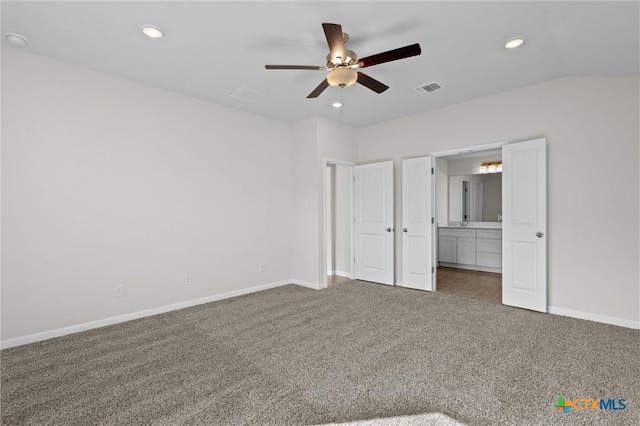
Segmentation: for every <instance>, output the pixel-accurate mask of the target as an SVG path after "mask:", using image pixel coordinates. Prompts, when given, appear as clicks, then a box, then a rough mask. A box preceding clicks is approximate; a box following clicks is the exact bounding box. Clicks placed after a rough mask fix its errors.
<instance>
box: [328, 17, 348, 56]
mask: <svg viewBox="0 0 640 426" xmlns="http://www.w3.org/2000/svg"><path fill="white" fill-rule="evenodd" d="M322 29H323V30H324V35H325V36H326V37H327V43H328V44H329V51H330V52H331V57H332V58H335V57H336V56H340V58H342V59H344V56H345V53H344V36H343V35H342V27H341V26H340V25H339V24H326V23H325V24H322Z"/></svg>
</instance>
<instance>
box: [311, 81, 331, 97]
mask: <svg viewBox="0 0 640 426" xmlns="http://www.w3.org/2000/svg"><path fill="white" fill-rule="evenodd" d="M327 87H329V82H328V81H327V79H326V78H325V79H324V80H322V83H320V84H318V87H316V88H315V89H313V92H311V93H309V96H307V98H317V97H318V96H320V94H321V93H322V92H324V89H326V88H327Z"/></svg>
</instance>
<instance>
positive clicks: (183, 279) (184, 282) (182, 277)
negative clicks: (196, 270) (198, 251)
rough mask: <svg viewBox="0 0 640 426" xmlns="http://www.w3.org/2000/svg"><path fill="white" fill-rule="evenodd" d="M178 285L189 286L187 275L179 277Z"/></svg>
mask: <svg viewBox="0 0 640 426" xmlns="http://www.w3.org/2000/svg"><path fill="white" fill-rule="evenodd" d="M180 284H182V285H187V284H189V275H187V274H183V275H182V276H181V277H180Z"/></svg>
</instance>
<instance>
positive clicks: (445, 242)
mask: <svg viewBox="0 0 640 426" xmlns="http://www.w3.org/2000/svg"><path fill="white" fill-rule="evenodd" d="M438 260H439V261H440V262H447V263H456V237H440V238H439V239H438Z"/></svg>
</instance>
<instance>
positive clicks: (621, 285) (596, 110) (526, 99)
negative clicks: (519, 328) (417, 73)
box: [358, 77, 640, 321]
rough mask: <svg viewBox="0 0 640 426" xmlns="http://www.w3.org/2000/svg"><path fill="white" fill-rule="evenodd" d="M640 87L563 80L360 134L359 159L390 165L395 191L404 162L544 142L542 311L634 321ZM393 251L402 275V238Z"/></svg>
mask: <svg viewBox="0 0 640 426" xmlns="http://www.w3.org/2000/svg"><path fill="white" fill-rule="evenodd" d="M638 82H639V81H638V79H637V78H624V77H610V78H606V77H574V78H563V79H558V80H553V81H549V82H545V83H541V84H538V85H534V86H529V87H525V88H522V89H518V90H513V91H510V92H506V93H502V94H498V95H494V96H489V97H485V98H481V99H477V100H474V101H470V102H465V103H462V104H458V105H453V106H451V107H447V108H442V109H439V110H435V111H431V112H426V113H423V114H418V115H415V116H411V117H406V118H402V119H398V120H393V121H388V122H385V123H381V124H378V125H375V126H370V127H365V128H362V129H359V130H358V140H359V151H358V154H359V161H361V162H373V161H378V160H388V159H390V158H392V159H393V160H394V161H395V165H396V175H395V182H396V194H399V193H400V182H401V179H400V177H401V176H400V170H401V169H400V160H401V159H402V158H408V157H416V156H420V155H426V154H429V153H431V152H436V151H442V150H447V149H452V148H458V147H459V148H463V147H467V146H472V145H479V144H483V143H489V142H499V141H512V142H515V141H523V140H531V139H535V138H539V137H546V138H547V143H548V152H547V155H548V213H547V215H548V229H547V231H548V256H549V262H548V286H549V296H548V297H549V305H550V306H551V307H554V308H559V309H564V310H566V311H574V312H582V313H590V314H595V315H601V316H605V317H612V318H620V319H626V320H632V321H638V320H639V317H640V309H639V304H640V294H639V286H638V282H640V277H639V273H638V272H639V265H638V263H639V258H640V253H639V249H638V234H639V223H640V219H639V214H638V194H639V191H638V181H639V172H638V170H639V167H638V156H639V152H638V146H639V144H638V140H639V139H640V135H639V130H638V129H639V127H640V123H639V121H640V119H639V117H640V107H639V104H638V103H639V99H638V89H639V84H638ZM606 164H608V165H613V166H612V167H613V168H614V169H615V172H611V171H606V172H599V170H601V169H602V167H603V165H606ZM449 173H451V170H449ZM396 200H397V202H396V218H401V217H402V216H401V214H400V213H401V211H400V209H401V203H400V198H399V197H396ZM577 212H579V213H578V214H577ZM398 220H399V219H398ZM398 227H400V224H399V222H396V228H398ZM396 250H397V251H396V259H397V262H396V276H397V277H401V276H402V275H401V274H402V262H401V259H402V245H401V237H400V235H397V238H396Z"/></svg>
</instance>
